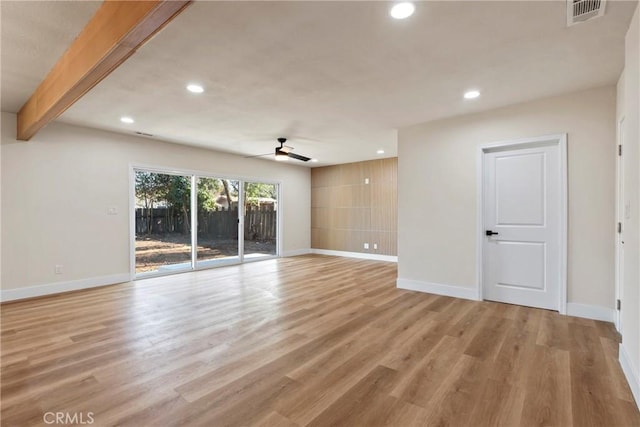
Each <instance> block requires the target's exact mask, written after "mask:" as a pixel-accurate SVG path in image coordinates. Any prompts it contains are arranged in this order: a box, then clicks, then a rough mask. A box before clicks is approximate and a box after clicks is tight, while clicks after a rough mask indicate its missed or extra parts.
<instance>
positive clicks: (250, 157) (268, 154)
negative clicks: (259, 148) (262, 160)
mask: <svg viewBox="0 0 640 427" xmlns="http://www.w3.org/2000/svg"><path fill="white" fill-rule="evenodd" d="M272 154H273V153H267V154H256V155H255V156H244V158H245V159H252V158H254V157H263V156H271V155H272Z"/></svg>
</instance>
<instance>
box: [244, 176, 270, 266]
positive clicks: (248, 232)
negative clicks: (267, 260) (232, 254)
mask: <svg viewBox="0 0 640 427" xmlns="http://www.w3.org/2000/svg"><path fill="white" fill-rule="evenodd" d="M277 237H278V185H277V184H266V183H261V182H245V183H244V258H245V259H252V258H261V257H266V256H274V255H277V254H278V250H277V248H278V245H277V243H278V242H277Z"/></svg>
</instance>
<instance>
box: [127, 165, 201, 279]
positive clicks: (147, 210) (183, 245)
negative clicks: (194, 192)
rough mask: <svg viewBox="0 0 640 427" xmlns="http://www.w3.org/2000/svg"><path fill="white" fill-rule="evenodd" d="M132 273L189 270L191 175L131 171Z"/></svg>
mask: <svg viewBox="0 0 640 427" xmlns="http://www.w3.org/2000/svg"><path fill="white" fill-rule="evenodd" d="M135 199H136V205H135V261H136V273H150V272H171V271H180V270H189V269H191V252H192V251H191V177H189V176H185V175H172V174H165V173H156V172H147V171H136V172H135Z"/></svg>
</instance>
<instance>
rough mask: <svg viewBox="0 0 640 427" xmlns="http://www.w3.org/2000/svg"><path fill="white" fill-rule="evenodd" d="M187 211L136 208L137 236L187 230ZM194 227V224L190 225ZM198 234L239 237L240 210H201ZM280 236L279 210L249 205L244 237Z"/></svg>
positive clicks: (270, 238) (271, 237) (261, 238)
mask: <svg viewBox="0 0 640 427" xmlns="http://www.w3.org/2000/svg"><path fill="white" fill-rule="evenodd" d="M184 221H185V219H184V214H183V213H182V212H181V211H178V210H175V209H172V208H155V209H144V208H137V209H136V235H145V234H147V235H148V234H161V235H162V234H169V233H183V232H184V230H185V227H184V225H185V224H184ZM187 229H188V230H191V228H190V227H187ZM198 236H203V237H207V238H211V239H237V238H238V209H237V208H236V209H231V210H218V211H211V212H199V213H198ZM276 236H277V212H276V211H274V210H273V208H272V207H269V206H265V207H262V208H255V207H251V206H247V208H246V209H245V216H244V238H245V239H246V240H259V241H268V240H275V239H276Z"/></svg>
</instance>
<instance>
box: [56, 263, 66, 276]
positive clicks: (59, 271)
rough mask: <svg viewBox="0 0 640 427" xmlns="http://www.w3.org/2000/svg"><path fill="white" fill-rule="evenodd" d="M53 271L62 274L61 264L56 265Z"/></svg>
mask: <svg viewBox="0 0 640 427" xmlns="http://www.w3.org/2000/svg"><path fill="white" fill-rule="evenodd" d="M55 272H56V274H62V273H63V272H64V268H63V266H62V265H60V264H58V265H56V268H55Z"/></svg>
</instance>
